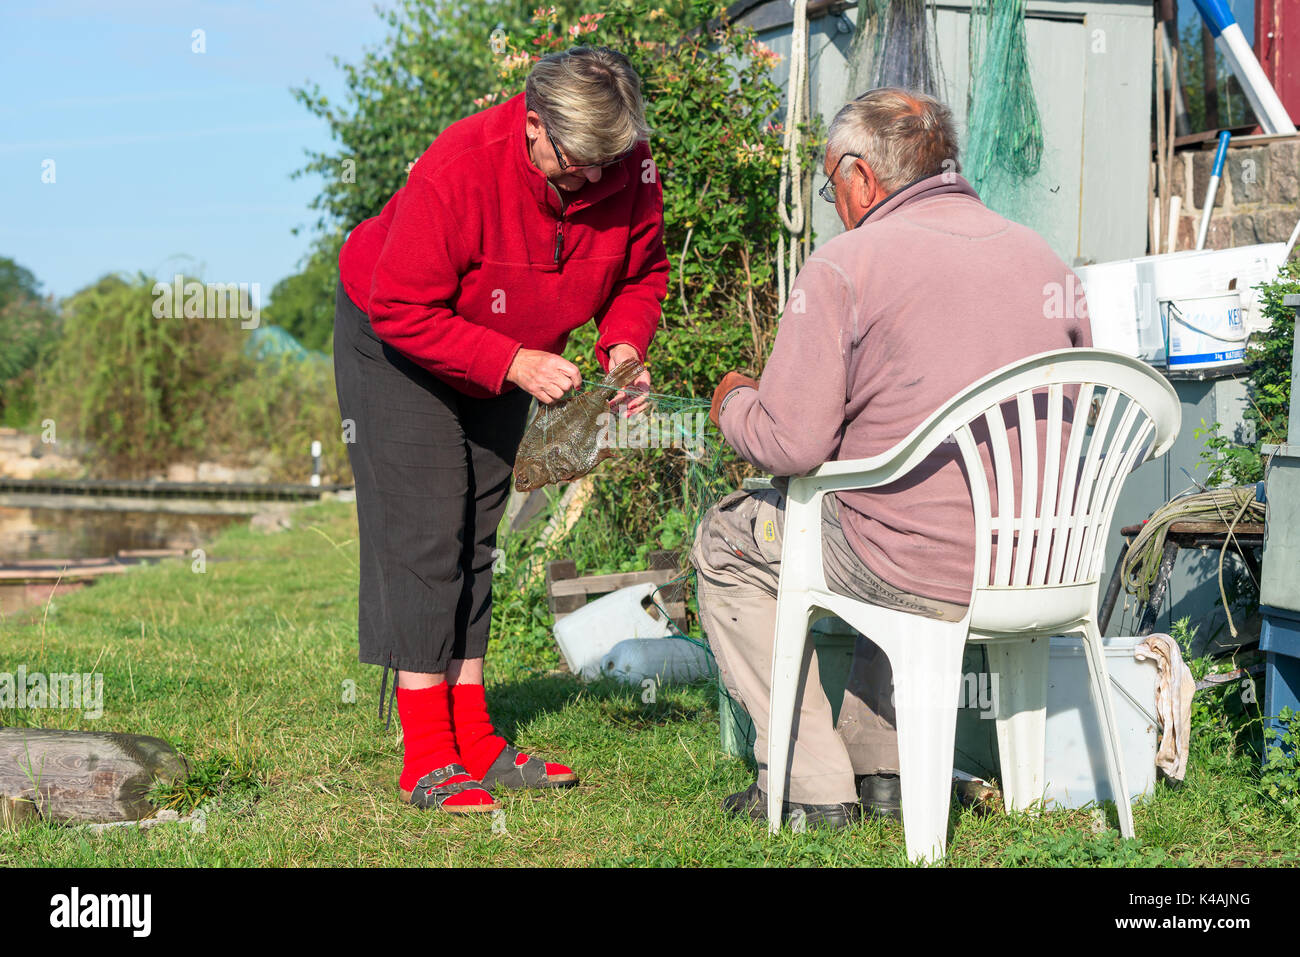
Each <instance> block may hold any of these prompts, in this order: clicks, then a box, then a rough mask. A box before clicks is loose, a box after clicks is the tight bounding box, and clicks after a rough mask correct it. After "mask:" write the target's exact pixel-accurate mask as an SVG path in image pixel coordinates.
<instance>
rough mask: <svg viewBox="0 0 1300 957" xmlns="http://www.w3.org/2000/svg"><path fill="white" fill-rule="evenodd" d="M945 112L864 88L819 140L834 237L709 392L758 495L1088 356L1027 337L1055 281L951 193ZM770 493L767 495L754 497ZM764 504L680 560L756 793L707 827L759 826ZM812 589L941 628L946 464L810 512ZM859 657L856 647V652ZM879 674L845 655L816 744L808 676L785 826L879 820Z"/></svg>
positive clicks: (968, 531)
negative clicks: (957, 404) (756, 357)
mask: <svg viewBox="0 0 1300 957" xmlns="http://www.w3.org/2000/svg"><path fill="white" fill-rule="evenodd" d="M959 170H960V166H959V165H958V162H957V138H956V135H955V133H954V130H953V123H952V114H951V112H950V111H949V110H948V108H947V107H945V106H944V105H942V104H941V103H939V102H938V101H936V100H934V99H932V98H931V97H928V96H924V95H921V94H917V93H909V92H905V91H902V90H895V89H878V90H872V91H871V92H869V93H867V94H865V95H863V96H861V97H859V98H858V99H856V100H854V101H853V102H851V103H849V104H848V105H847V106H845V107H844V108H843V109H841V110H840V111H839V113H838V115H837V116H836V117H835V119H834V121H833V122H832V124H831V127H830V132H829V141H828V146H827V150H826V157H825V172H826V176H827V178H828V182H827V184H826V185H825V186H824V187H822V189H821V196H822V198H823V199H825V200H827V201H828V202H833V203H834V204H835V210H836V212H837V213H839V216H840V219H841V220H843V222H844V225H845V228H846V230H847V231H846V232H844V233H843V234H841V235H840V236H837V237H835V238H834V239H832V240H830V241H829V242H826V243H824V244H823V245H821V246H820V247H818V249H817V251H816V253H815V254H814V255H813V256H812V257H811V258H810V259H809V260H808V262H807V263H806V264H805V266H804V268H803V269H802V270H801V271H800V273H799V276H798V278H797V280H796V281H795V283H794V285H793V287H792V290H791V293H790V298H789V301H788V303H787V304H786V307H785V312H784V314H783V315H782V317H781V324H780V327H779V329H778V332H777V337H776V343H775V345H774V347H773V349H772V354H771V356H770V358H769V359H768V362H767V365H766V368H765V369H764V371H763V377H762V381H761V382H755V381H753V380H752V379H747V378H746V377H744V376H742V375H740V374H739V373H735V372H732V373H728V375H727V376H726V377H725V378H724V379H723V380H722V382H721V383H720V384H719V386H718V388H717V390H716V392H715V393H714V397H713V412H712V413H711V415H712V418H713V421H714V423H715V424H716V425H718V427H719V428H720V429H721V430H722V433H723V435H724V436H725V438H726V439H727V441H728V442H729V443H730V444H731V445H732V446H733V447H734V448H735V449H736V451H737V452H738V453H739V454H740V455H741V456H743V457H744V458H745V459H746V460H748V461H750V462H752V463H753V464H754V465H756V466H758V467H759V468H762V469H765V470H767V471H769V472H771V473H773V474H774V475H776V476H790V475H798V474H801V473H804V472H807V471H810V470H811V469H814V468H816V467H817V466H819V465H821V464H823V463H824V462H827V461H831V460H834V459H859V458H867V457H869V456H872V455H878V454H880V453H881V452H884V451H886V450H888V449H889V448H891V447H892V446H894V445H895V444H896V443H897V442H899V441H900V440H902V439H903V438H904V437H905V436H907V435H908V433H910V432H911V431H912V429H914V428H915V427H916V426H917V425H919V424H920V423H921V421H922V420H923V419H924V418H925V417H926V416H928V415H929V414H930V413H931V412H933V411H934V410H935V409H937V408H938V407H940V406H941V405H942V404H944V403H945V402H946V401H947V400H948V399H950V398H951V397H952V396H953V395H955V394H956V393H957V392H959V391H960V390H961V389H963V388H964V387H966V386H967V385H969V384H971V383H972V382H974V381H975V380H977V379H979V378H980V377H982V376H984V375H986V374H987V373H989V372H992V371H993V370H995V369H998V368H1000V367H1002V366H1004V365H1006V364H1008V363H1010V362H1014V361H1016V360H1018V359H1022V358H1025V357H1027V356H1031V355H1034V354H1035V353H1039V352H1044V351H1047V350H1049V349H1059V348H1064V347H1069V346H1076V347H1078V346H1088V345H1091V342H1092V340H1091V334H1090V330H1089V327H1088V322H1087V318H1086V316H1072V317H1067V318H1065V319H1057V318H1052V319H1048V318H1044V317H1045V315H1046V314H1048V312H1049V311H1048V310H1046V309H1045V308H1044V304H1045V296H1051V295H1052V294H1053V293H1056V294H1059V293H1060V291H1061V290H1063V289H1066V288H1072V287H1070V286H1067V285H1066V283H1067V281H1069V280H1071V278H1072V274H1071V272H1070V269H1069V267H1067V266H1066V265H1065V263H1064V262H1062V261H1061V259H1060V258H1059V257H1057V255H1056V254H1055V253H1053V252H1052V251H1051V249H1049V248H1048V246H1047V243H1046V242H1044V241H1043V239H1042V238H1041V237H1040V236H1038V235H1037V234H1036V233H1034V232H1033V231H1032V230H1030V229H1028V228H1026V227H1024V226H1021V225H1018V224H1016V223H1013V222H1010V221H1008V220H1006V219H1004V218H1003V217H1001V216H999V215H998V214H997V213H994V212H992V211H991V210H989V209H988V208H987V207H985V206H984V205H983V203H981V202H980V199H979V196H978V195H977V194H976V192H975V190H974V189H972V188H971V186H970V184H969V183H967V182H966V180H964V179H963V178H962V177H961V176H960V175H958V173H959ZM774 484H775V485H777V486H778V488H779V487H783V483H781V482H779V481H777V482H776V483H774ZM784 515H785V499H784V496H783V495H782V493H781V492H780V491H779V490H775V489H774V490H763V491H756V492H736V493H734V494H732V495H729V496H727V497H726V498H724V499H722V501H720V502H719V503H718V504H717V505H716V506H714V507H713V508H712V509H710V510H709V512H708V513H707V514H706V516H705V518H704V521H703V522H701V524H700V527H699V529H698V530H697V533H696V538H695V545H694V548H693V550H692V553H691V560H692V562H693V563H694V565H695V567H696V569H697V571H698V572H699V576H698V582H699V604H700V616H701V618H702V620H703V624H704V629H705V632H706V634H707V636H708V640H709V644H710V646H711V647H712V649H713V652H714V655H715V656H716V658H717V661H718V666H719V670H720V671H721V674H722V678H723V681H724V682H725V683H726V686H727V690H728V691H729V693H730V694H731V696H732V697H733V698H734V699H736V700H737V701H739V702H740V703H741V704H742V705H743V706H744V708H745V709H746V710H747V711H748V712H749V715H750V717H751V718H752V719H753V721H754V725H755V727H756V729H757V741H756V743H755V754H756V755H757V756H758V759H759V762H760V763H759V772H758V779H757V780H756V781H755V782H754V784H752V785H751V786H750V787H749V788H748V789H747V790H745V791H742V792H740V793H739V794H733V795H730V796H728V797H727V798H726V799H725V800H724V801H723V808H724V809H725V810H727V811H729V812H731V813H733V814H736V815H741V816H746V817H749V818H751V819H754V820H765V819H766V806H767V796H766V791H767V772H766V768H765V767H764V764H763V761H764V759H765V758H766V755H767V733H766V732H767V724H768V702H769V692H770V682H771V663H772V644H773V638H774V630H775V620H776V594H777V580H778V577H779V575H780V572H781V533H782V520H783V518H784ZM822 517H823V522H824V527H823V542H824V544H823V561H824V564H825V571H826V580H827V584H828V586H829V587H830V588H831V589H832V590H834V591H837V592H839V593H841V594H844V595H848V596H851V597H855V598H859V599H861V600H864V601H870V602H874V603H876V604H880V605H885V606H889V607H893V608H901V609H905V610H907V611H909V612H911V613H913V614H917V615H926V616H931V617H936V618H942V619H946V620H954V621H955V620H957V619H960V618H961V617H962V615H963V614H964V613H965V607H966V604H967V602H968V601H969V598H970V584H971V576H972V574H973V569H974V538H975V530H974V529H975V524H974V515H973V512H972V507H971V501H970V492H969V489H968V486H967V483H966V479H965V477H964V474H963V472H962V469H961V465H960V463H959V460H958V457H957V454H956V452H955V449H954V448H953V447H952V446H940V448H939V450H938V451H936V452H935V453H934V455H933V456H931V458H930V459H929V460H928V461H927V462H926V463H925V466H924V467H922V468H920V469H918V470H917V471H916V472H915V473H913V477H911V478H909V479H907V480H904V481H901V482H898V483H896V484H894V485H892V486H889V487H886V488H883V489H875V490H870V491H854V492H842V493H837V494H828V495H827V496H825V499H824V508H823V513H822ZM867 637H868V638H869V637H870V636H867ZM890 689H891V676H890V670H889V664H888V661H887V660H886V659H885V657H884V655H883V654H882V653H881V652H879V650H877V649H876V648H875V646H874V645H871V644H870V643H869V642H866V641H862V640H859V641H858V644H857V648H856V653H855V656H854V663H853V668H852V673H851V675H850V678H849V685H848V688H847V690H846V691H845V695H844V703H843V706H842V707H841V709H840V716H839V722H838V725H837V726H836V725H834V724H833V723H832V719H831V707H830V703H829V701H828V700H827V698H826V694H825V693H824V691H823V690H822V686H821V683H820V681H819V678H818V672H817V664H816V658H815V655H814V659H813V662H812V665H811V667H810V668H809V669H808V673H807V678H806V680H805V683H804V685H803V689H802V696H801V706H800V709H799V711H798V713H797V714H796V716H795V730H794V751H793V756H792V761H791V765H790V779H789V788H788V794H789V800H788V802H787V804H786V806H785V811H784V813H785V815H786V816H787V817H788V816H789V815H791V814H793V813H794V812H795V811H796V810H798V811H800V812H802V814H803V815H804V817H805V820H806V821H807V823H808V824H825V825H829V826H836V827H838V826H843V825H845V824H847V823H849V822H851V821H852V820H854V819H855V818H856V817H858V816H859V814H860V813H861V810H862V807H863V806H865V807H866V808H867V809H868V810H869V811H870V812H872V813H876V814H887V815H891V816H898V814H899V806H900V795H901V789H900V786H899V781H898V748H897V738H896V734H895V730H894V725H893V708H892V705H891V703H890V696H891V692H890Z"/></svg>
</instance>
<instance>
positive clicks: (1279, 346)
mask: <svg viewBox="0 0 1300 957" xmlns="http://www.w3.org/2000/svg"><path fill="white" fill-rule="evenodd" d="M1256 288H1257V289H1259V290H1260V309H1261V311H1262V315H1263V316H1265V317H1266V318H1267V319H1269V320H1270V325H1269V327H1268V330H1267V332H1265V333H1264V334H1263V335H1262V336H1259V337H1257V338H1255V339H1253V340H1252V341H1251V343H1250V345H1249V346H1248V347H1247V349H1246V394H1247V397H1248V398H1249V402H1250V405H1249V407H1248V408H1247V409H1246V411H1245V414H1244V417H1245V419H1246V421H1247V422H1249V423H1251V425H1252V426H1253V427H1254V430H1255V439H1254V441H1253V442H1249V443H1241V442H1237V441H1235V440H1234V439H1233V438H1232V437H1230V436H1225V435H1223V434H1222V432H1221V429H1222V423H1220V422H1212V423H1206V422H1205V420H1204V419H1202V420H1201V427H1200V428H1198V429H1197V430H1196V436H1197V437H1198V438H1199V437H1201V436H1204V437H1205V449H1204V450H1203V451H1202V452H1201V462H1202V464H1204V465H1205V466H1206V467H1207V468H1208V469H1209V473H1210V477H1209V479H1208V482H1209V484H1210V485H1219V484H1221V483H1224V482H1229V481H1230V482H1235V483H1237V484H1243V485H1244V484H1248V483H1250V482H1258V481H1259V480H1260V479H1262V478H1263V477H1264V462H1263V458H1262V457H1261V454H1260V447H1261V446H1262V445H1271V444H1277V443H1282V442H1285V441H1286V434H1287V426H1288V423H1289V420H1290V412H1291V357H1292V346H1293V343H1294V342H1295V310H1294V308H1288V307H1286V306H1284V305H1282V297H1283V296H1286V295H1290V294H1293V293H1300V261H1298V260H1294V259H1292V260H1290V261H1288V262H1286V263H1285V264H1283V266H1282V268H1281V270H1280V271H1279V272H1278V275H1277V278H1276V279H1274V280H1273V281H1272V282H1267V283H1262V284H1260V285H1259V286H1257V287H1256Z"/></svg>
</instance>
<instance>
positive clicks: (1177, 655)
mask: <svg viewBox="0 0 1300 957" xmlns="http://www.w3.org/2000/svg"><path fill="white" fill-rule="evenodd" d="M1133 657H1134V658H1136V659H1137V660H1138V661H1144V660H1146V659H1148V658H1150V659H1154V660H1155V663H1156V665H1157V666H1158V667H1159V668H1160V677H1159V678H1158V679H1157V681H1156V717H1158V718H1159V719H1160V728H1161V733H1160V744H1159V746H1158V748H1157V750H1156V767H1158V768H1159V769H1160V770H1161V771H1163V772H1164V773H1165V777H1167V778H1169V779H1170V780H1171V781H1181V780H1182V779H1183V777H1184V776H1185V775H1186V774H1187V753H1188V746H1189V744H1190V743H1191V734H1192V695H1194V694H1195V693H1196V679H1195V677H1193V676H1192V669H1191V668H1189V667H1187V664H1186V663H1185V662H1184V661H1183V653H1182V651H1181V650H1180V649H1179V647H1178V642H1176V641H1174V640H1173V639H1172V638H1170V637H1169V636H1168V635H1147V637H1146V640H1145V641H1143V642H1142V643H1141V644H1138V645H1135V646H1134V647H1133Z"/></svg>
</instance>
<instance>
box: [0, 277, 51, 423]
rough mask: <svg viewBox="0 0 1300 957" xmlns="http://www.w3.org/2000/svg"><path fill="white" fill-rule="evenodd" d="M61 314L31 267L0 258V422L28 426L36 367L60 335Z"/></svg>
mask: <svg viewBox="0 0 1300 957" xmlns="http://www.w3.org/2000/svg"><path fill="white" fill-rule="evenodd" d="M58 320H59V317H58V314H57V313H56V312H55V310H54V307H53V305H52V304H51V303H50V302H49V301H47V300H45V299H42V298H41V295H40V283H39V282H37V280H36V277H35V276H34V275H32V272H31V270H29V269H26V268H25V267H23V266H20V265H19V264H18V263H16V262H14V260H12V259H9V258H7V257H0V421H3V422H4V423H5V424H6V425H17V426H21V425H25V424H27V423H26V419H28V418H29V417H30V411H31V408H30V407H31V399H32V388H33V385H34V383H35V378H36V375H35V367H36V366H37V364H38V363H39V362H40V361H41V356H42V354H43V353H45V352H46V351H47V350H48V349H49V347H50V345H51V344H52V343H53V342H54V340H55V338H56V337H57V336H58V328H59V326H58Z"/></svg>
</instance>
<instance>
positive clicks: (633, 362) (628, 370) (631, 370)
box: [601, 359, 645, 392]
mask: <svg viewBox="0 0 1300 957" xmlns="http://www.w3.org/2000/svg"><path fill="white" fill-rule="evenodd" d="M644 371H645V366H644V365H642V364H641V362H640V360H639V359H628V360H627V361H626V362H621V363H619V364H618V365H617V366H615V367H614V368H612V369H610V370H609V374H608V375H606V376H605V379H604V381H602V382H601V385H602V386H604V387H607V388H609V389H612V390H613V391H615V392H617V391H619V390H620V389H626V388H627V387H628V386H629V385H631V384H632V381H633V380H634V379H635V378H636V377H637V376H639V375H640V374H641V373H642V372H644Z"/></svg>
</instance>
